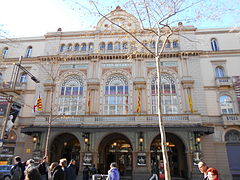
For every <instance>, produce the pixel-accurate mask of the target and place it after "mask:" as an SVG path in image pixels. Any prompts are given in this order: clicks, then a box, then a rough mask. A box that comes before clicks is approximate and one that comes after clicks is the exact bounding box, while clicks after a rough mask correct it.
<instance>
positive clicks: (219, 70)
mask: <svg viewBox="0 0 240 180" xmlns="http://www.w3.org/2000/svg"><path fill="white" fill-rule="evenodd" d="M215 76H216V77H219V78H220V77H225V74H224V68H223V67H222V66H217V67H216V68H215Z"/></svg>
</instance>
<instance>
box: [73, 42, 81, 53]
mask: <svg viewBox="0 0 240 180" xmlns="http://www.w3.org/2000/svg"><path fill="white" fill-rule="evenodd" d="M79 48H80V46H79V44H78V43H76V44H75V45H74V51H79Z"/></svg>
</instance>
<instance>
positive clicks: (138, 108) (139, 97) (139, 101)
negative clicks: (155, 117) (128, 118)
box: [137, 88, 141, 113]
mask: <svg viewBox="0 0 240 180" xmlns="http://www.w3.org/2000/svg"><path fill="white" fill-rule="evenodd" d="M140 112H141V89H140V88H138V104H137V113H140Z"/></svg>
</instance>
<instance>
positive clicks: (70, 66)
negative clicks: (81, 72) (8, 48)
mask: <svg viewBox="0 0 240 180" xmlns="http://www.w3.org/2000/svg"><path fill="white" fill-rule="evenodd" d="M87 68H88V64H64V65H61V67H60V69H87Z"/></svg>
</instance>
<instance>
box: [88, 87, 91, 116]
mask: <svg viewBox="0 0 240 180" xmlns="http://www.w3.org/2000/svg"><path fill="white" fill-rule="evenodd" d="M88 114H91V91H90V90H89V92H88Z"/></svg>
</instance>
